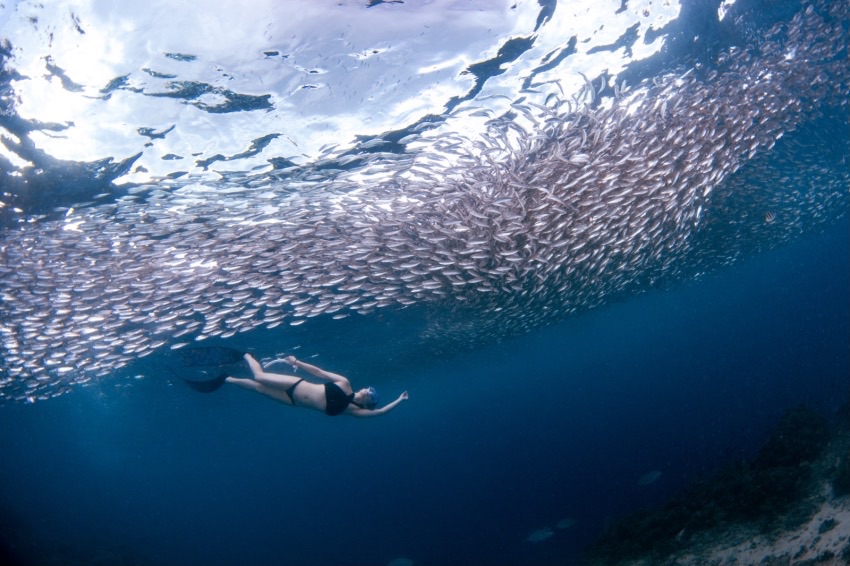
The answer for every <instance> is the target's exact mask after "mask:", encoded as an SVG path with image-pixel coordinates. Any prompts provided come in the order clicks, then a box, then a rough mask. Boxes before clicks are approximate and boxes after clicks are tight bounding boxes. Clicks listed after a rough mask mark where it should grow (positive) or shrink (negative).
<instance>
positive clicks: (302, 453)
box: [0, 221, 850, 565]
mask: <svg viewBox="0 0 850 566" xmlns="http://www.w3.org/2000/svg"><path fill="white" fill-rule="evenodd" d="M848 230H850V227H848V223H847V222H846V221H844V222H841V223H840V224H839V225H836V226H833V227H831V228H830V229H829V230H828V231H826V232H825V233H823V234H819V235H816V236H812V237H809V238H806V239H804V240H801V241H798V242H795V243H793V244H791V245H788V246H786V247H784V248H782V249H779V250H775V251H772V252H769V253H765V254H763V255H760V256H758V257H755V258H753V259H752V260H751V261H749V262H747V263H746V264H744V265H740V266H737V267H734V268H732V269H729V270H727V271H724V272H722V273H719V274H717V275H713V276H709V277H706V278H705V279H703V280H701V281H698V282H693V283H688V284H685V285H682V286H681V287H678V288H676V289H673V290H670V291H666V292H656V293H649V294H646V295H643V296H641V297H638V298H636V299H634V300H631V301H629V302H625V303H621V304H616V305H612V306H609V307H606V308H604V309H600V310H597V311H594V312H591V313H588V314H585V315H582V316H579V317H577V318H575V319H573V320H570V321H568V322H565V323H563V324H561V325H558V326H556V327H552V328H547V329H545V330H541V331H539V332H536V333H533V334H531V335H528V336H525V337H522V338H519V339H515V340H511V341H507V342H505V343H502V344H499V345H497V346H493V347H490V348H486V349H483V350H481V351H477V352H474V353H471V354H467V355H464V356H459V357H457V358H453V359H450V360H446V361H445V362H443V363H441V364H438V365H437V366H435V367H432V368H429V369H427V370H424V371H422V372H416V371H415V368H414V370H413V372H412V373H413V375H412V377H410V378H408V379H406V380H405V381H404V382H403V383H401V382H400V383H392V384H391V385H389V384H388V385H384V386H383V389H384V390H385V393H386V394H388V395H394V394H395V393H396V392H398V391H400V390H402V389H408V390H409V391H410V395H411V399H410V401H409V402H408V403H407V404H405V405H403V406H402V407H401V408H400V409H398V410H397V411H395V412H394V413H393V414H391V415H389V416H387V417H384V418H383V419H378V420H371V419H370V420H364V421H360V420H356V419H355V420H347V421H344V422H341V421H339V420H335V419H328V418H326V417H323V415H321V414H318V413H316V414H313V413H309V412H305V411H294V410H287V409H286V408H283V407H281V406H280V405H278V404H276V403H274V402H271V401H266V400H264V399H259V398H255V396H253V395H251V394H249V393H246V392H244V391H241V390H227V389H225V390H222V391H221V392H219V393H218V394H216V395H211V396H202V395H198V394H196V393H194V392H193V391H191V390H189V389H187V388H185V387H181V386H180V384H178V383H174V381H175V380H174V379H173V378H169V377H168V376H162V379H150V380H147V381H143V382H140V383H138V384H134V385H133V387H132V388H125V389H115V388H108V389H106V390H104V391H101V390H99V389H98V388H97V387H89V388H86V389H80V390H78V391H74V392H73V393H70V394H68V395H65V396H62V397H60V398H58V399H55V400H53V401H51V402H49V403H38V404H35V405H12V406H7V407H4V408H3V410H2V411H0V431H2V435H0V438H2V454H3V460H4V465H3V466H2V468H0V509H2V524H3V528H2V533H3V535H2V536H3V543H4V546H5V547H6V548H7V549H8V551H9V552H12V553H13V556H16V557H19V558H20V559H21V561H22V562H23V563H30V564H60V563H61V564H100V563H102V564H111V563H121V564H152V563H156V564H234V563H242V564H315V565H323V564H327V565H341V564H384V563H387V562H388V561H389V560H390V559H392V558H394V557H397V556H406V557H410V558H412V559H414V560H416V561H417V563H420V564H449V563H451V564H562V563H563V561H564V559H565V557H569V556H575V553H576V552H577V550H578V549H580V548H581V547H582V546H583V545H584V544H586V543H588V542H589V541H590V540H591V539H592V537H593V536H594V535H595V534H596V533H597V532H598V530H599V528H600V527H601V526H602V525H603V524H605V522H606V521H611V520H614V519H616V518H617V517H621V516H622V515H623V514H625V513H627V512H629V511H632V510H634V509H637V508H641V507H644V506H651V505H653V504H659V503H661V502H663V501H664V500H665V498H666V497H669V496H670V495H672V494H674V493H676V491H677V490H678V489H680V488H681V487H682V486H683V485H685V484H686V483H687V482H688V481H690V480H693V479H694V478H696V477H700V476H703V475H706V474H708V473H709V472H710V471H711V470H715V469H717V468H719V467H721V466H722V465H724V464H728V463H730V462H733V461H735V460H737V459H741V458H744V457H748V456H752V455H753V454H754V451H755V450H756V449H757V448H758V447H759V446H760V445H761V444H762V443H763V442H764V440H765V439H766V438H767V435H768V434H769V432H770V429H771V428H772V427H773V426H775V425H776V423H777V422H778V420H779V417H780V416H781V414H782V413H783V412H784V411H785V410H786V409H788V408H790V407H792V406H795V405H797V404H799V403H806V404H808V405H810V406H813V407H816V408H817V409H818V410H820V411H823V413H824V414H826V415H830V414H833V413H834V411H835V410H836V409H837V408H838V407H839V405H840V404H841V403H842V402H846V400H847V399H848V395H849V394H850V386H848V379H847V376H848V375H850V373H848V369H850V350H848V344H850V340H848V339H850V323H848V321H850V298H848V293H847V289H848V288H850V250H848V242H850V238H848V235H850V234H849V233H848ZM652 470H658V471H660V472H662V475H661V476H660V477H659V479H658V480H656V481H655V482H654V483H652V484H650V485H648V486H640V485H638V480H639V479H640V477H641V476H642V475H643V474H645V473H646V472H648V471H652ZM564 518H573V519H575V520H576V524H575V525H574V526H572V527H570V528H569V529H564V530H557V529H554V532H555V534H554V535H553V536H552V537H551V538H550V539H548V540H546V541H543V542H541V543H538V544H532V543H529V542H527V541H526V540H525V538H526V537H527V535H528V534H529V533H530V532H531V531H533V530H535V529H538V528H543V527H545V526H547V525H548V526H552V525H554V524H555V523H557V521H559V520H561V519H564Z"/></svg>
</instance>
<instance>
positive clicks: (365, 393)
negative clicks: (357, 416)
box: [354, 388, 372, 406]
mask: <svg viewBox="0 0 850 566" xmlns="http://www.w3.org/2000/svg"><path fill="white" fill-rule="evenodd" d="M354 400H355V401H357V402H358V403H360V404H361V405H366V404H367V403H369V404H371V402H372V397H371V395H369V390H368V389H366V388H363V389H360V390H359V391H358V392H357V393H355V394H354ZM367 406H368V405H367Z"/></svg>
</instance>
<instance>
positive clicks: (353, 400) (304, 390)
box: [223, 354, 408, 417]
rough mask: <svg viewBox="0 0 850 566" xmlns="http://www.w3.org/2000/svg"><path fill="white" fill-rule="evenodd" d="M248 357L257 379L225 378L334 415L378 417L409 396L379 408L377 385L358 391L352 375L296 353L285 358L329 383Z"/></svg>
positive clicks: (291, 403) (285, 400)
mask: <svg viewBox="0 0 850 566" xmlns="http://www.w3.org/2000/svg"><path fill="white" fill-rule="evenodd" d="M245 361H246V362H248V367H250V368H251V373H252V374H253V375H254V379H241V378H236V377H227V378H225V379H224V380H223V381H224V382H225V383H233V384H234V385H238V386H239V387H244V388H245V389H251V390H253V391H256V392H257V393H262V394H263V395H266V396H268V397H271V398H272V399H275V400H277V401H280V402H282V403H286V404H287V405H293V406H295V407H306V408H309V409H315V410H317V411H322V412H324V413H325V414H326V415H330V416H336V415H351V416H352V417H378V416H380V415H386V414H387V413H389V412H390V411H392V410H393V409H395V408H396V406H397V405H398V404H399V403H401V402H402V401H404V400H405V399H407V397H408V396H407V391H405V392H404V393H402V394H401V395H399V396H398V399H396V400H395V401H393V402H391V403H388V404H386V405H384V406H383V407H381V408H380V409H378V408H377V406H378V393H377V392H376V391H375V389H374V388H372V387H368V388H365V389H360V390H359V391H357V392H354V390H353V389H352V387H351V382H350V381H349V380H348V378H346V377H344V376H341V375H339V374H336V373H331V372H329V371H325V370H323V369H321V368H319V367H316V366H314V365H312V364H308V363H306V362H302V361H301V360H297V359H295V356H289V357H287V358H286V359H285V360H284V361H285V362H286V363H288V364H291V365H292V367H293V368H295V370H296V371H297V370H298V368H301V369H304V370H306V371H307V372H308V373H310V374H311V375H314V376H315V377H317V378H319V379H321V380H324V381H325V383H323V384H320V383H313V382H310V381H307V380H305V379H304V378H299V377H295V376H294V375H283V374H278V373H269V372H267V371H265V370H264V369H263V366H261V365H260V362H258V361H257V360H255V359H254V357H253V356H251V354H245Z"/></svg>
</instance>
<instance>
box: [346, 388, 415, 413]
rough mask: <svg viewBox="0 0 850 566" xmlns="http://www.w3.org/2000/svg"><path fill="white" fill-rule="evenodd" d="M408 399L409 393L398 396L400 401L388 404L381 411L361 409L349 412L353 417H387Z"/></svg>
mask: <svg viewBox="0 0 850 566" xmlns="http://www.w3.org/2000/svg"><path fill="white" fill-rule="evenodd" d="M407 398H408V395H407V391H405V392H404V393H402V394H401V395H399V396H398V399H396V400H395V401H393V402H392V403H387V404H386V405H384V406H383V407H381V408H380V409H374V410H371V409H360V408H354V409H352V410H350V411H349V412H348V414H349V415H351V416H352V417H380V416H381V415H386V414H387V413H389V412H390V411H392V410H393V409H395V408H396V407H397V406H398V404H399V403H401V402H402V401H404V400H405V399H407Z"/></svg>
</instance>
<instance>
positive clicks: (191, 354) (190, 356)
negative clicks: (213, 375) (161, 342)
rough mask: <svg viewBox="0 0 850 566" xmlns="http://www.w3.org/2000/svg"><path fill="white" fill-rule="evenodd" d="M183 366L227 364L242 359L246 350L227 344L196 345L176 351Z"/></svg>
mask: <svg viewBox="0 0 850 566" xmlns="http://www.w3.org/2000/svg"><path fill="white" fill-rule="evenodd" d="M175 354H176V356H177V360H178V361H179V365H180V366H181V367H187V368H188V367H201V366H207V367H209V366H225V365H229V364H236V363H239V362H241V361H242V358H243V357H244V356H245V352H242V351H239V350H234V349H233V348H227V347H225V346H196V347H194V348H184V349H181V350H177V351H176V352H175Z"/></svg>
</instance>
